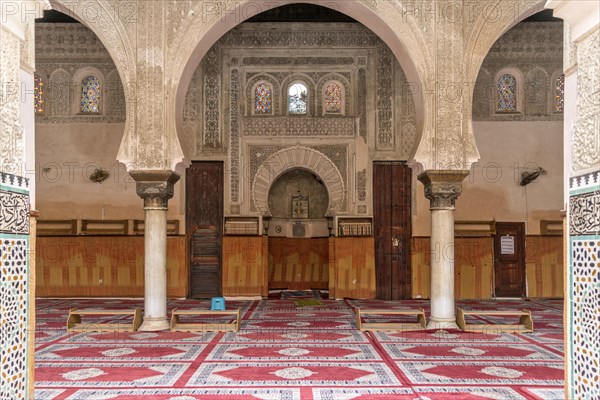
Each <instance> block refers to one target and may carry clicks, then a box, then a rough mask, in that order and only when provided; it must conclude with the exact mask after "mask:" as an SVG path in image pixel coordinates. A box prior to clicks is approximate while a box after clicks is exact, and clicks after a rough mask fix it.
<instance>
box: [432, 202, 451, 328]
mask: <svg viewBox="0 0 600 400" xmlns="http://www.w3.org/2000/svg"><path fill="white" fill-rule="evenodd" d="M428 327H429V328H455V327H456V322H455V317H454V210H437V209H433V210H431V317H430V319H429V326H428Z"/></svg>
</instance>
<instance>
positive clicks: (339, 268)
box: [335, 237, 376, 299]
mask: <svg viewBox="0 0 600 400" xmlns="http://www.w3.org/2000/svg"><path fill="white" fill-rule="evenodd" d="M335 253H336V255H335V262H336V265H335V298H344V297H349V298H358V299H374V298H375V295H376V280H375V241H374V239H373V238H372V237H337V238H335Z"/></svg>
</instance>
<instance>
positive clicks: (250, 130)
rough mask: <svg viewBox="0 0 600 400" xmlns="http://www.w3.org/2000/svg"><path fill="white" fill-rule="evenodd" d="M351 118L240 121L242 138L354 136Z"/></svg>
mask: <svg viewBox="0 0 600 400" xmlns="http://www.w3.org/2000/svg"><path fill="white" fill-rule="evenodd" d="M354 122H355V119H354V118H352V117H336V118H328V117H304V118H290V117H265V118H261V117H249V118H243V119H242V130H243V133H244V136H273V137H277V136H280V137H281V136H346V137H352V136H354Z"/></svg>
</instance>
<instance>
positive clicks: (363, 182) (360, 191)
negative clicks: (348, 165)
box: [356, 169, 367, 202]
mask: <svg viewBox="0 0 600 400" xmlns="http://www.w3.org/2000/svg"><path fill="white" fill-rule="evenodd" d="M356 193H357V195H358V196H357V197H358V201H360V202H365V201H366V200H367V170H366V169H363V170H362V171H358V172H357V173H356Z"/></svg>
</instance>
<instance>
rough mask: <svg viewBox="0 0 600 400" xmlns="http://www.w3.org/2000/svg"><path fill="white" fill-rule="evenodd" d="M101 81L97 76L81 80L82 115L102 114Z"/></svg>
mask: <svg viewBox="0 0 600 400" xmlns="http://www.w3.org/2000/svg"><path fill="white" fill-rule="evenodd" d="M100 93H101V91H100V80H99V79H98V78H96V77H95V76H92V75H90V76H86V77H85V78H83V79H82V80H81V102H80V111H81V112H82V113H92V114H98V113H100Z"/></svg>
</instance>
